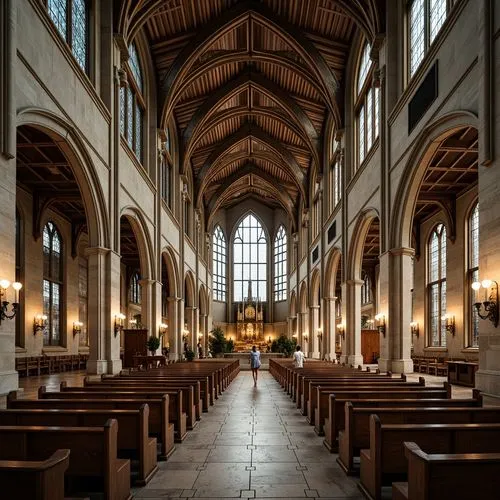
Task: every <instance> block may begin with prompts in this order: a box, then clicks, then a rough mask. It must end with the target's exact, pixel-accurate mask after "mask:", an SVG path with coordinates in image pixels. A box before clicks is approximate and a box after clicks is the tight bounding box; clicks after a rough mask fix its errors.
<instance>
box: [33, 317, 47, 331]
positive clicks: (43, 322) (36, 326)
mask: <svg viewBox="0 0 500 500" xmlns="http://www.w3.org/2000/svg"><path fill="white" fill-rule="evenodd" d="M46 326H47V315H46V314H37V315H36V316H35V317H34V318H33V335H36V333H37V332H43V331H44V330H45V327H46Z"/></svg>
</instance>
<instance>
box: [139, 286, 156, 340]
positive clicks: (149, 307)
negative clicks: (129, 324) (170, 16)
mask: <svg viewBox="0 0 500 500" xmlns="http://www.w3.org/2000/svg"><path fill="white" fill-rule="evenodd" d="M139 284H140V285H141V323H142V325H143V327H144V328H147V329H148V335H152V336H154V337H158V335H159V332H158V329H159V326H160V323H161V283H159V282H158V281H156V280H150V279H142V280H140V281H139Z"/></svg>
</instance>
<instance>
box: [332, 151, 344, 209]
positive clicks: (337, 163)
mask: <svg viewBox="0 0 500 500" xmlns="http://www.w3.org/2000/svg"><path fill="white" fill-rule="evenodd" d="M341 169H342V162H341V155H340V154H337V156H336V157H335V160H334V162H333V163H332V167H331V169H330V212H331V211H333V210H334V209H335V207H336V206H337V204H338V203H339V202H340V198H341V196H342V172H341Z"/></svg>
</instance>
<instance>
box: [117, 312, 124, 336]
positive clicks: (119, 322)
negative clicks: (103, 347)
mask: <svg viewBox="0 0 500 500" xmlns="http://www.w3.org/2000/svg"><path fill="white" fill-rule="evenodd" d="M124 321H125V314H123V313H119V314H116V315H115V337H116V336H117V335H118V334H119V333H120V332H121V331H122V330H123V322H124Z"/></svg>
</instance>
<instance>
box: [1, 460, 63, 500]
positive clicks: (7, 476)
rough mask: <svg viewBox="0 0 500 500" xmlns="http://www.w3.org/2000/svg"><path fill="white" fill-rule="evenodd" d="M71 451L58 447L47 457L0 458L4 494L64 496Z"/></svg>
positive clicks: (26, 498) (23, 499)
mask: <svg viewBox="0 0 500 500" xmlns="http://www.w3.org/2000/svg"><path fill="white" fill-rule="evenodd" d="M69 453H70V450H57V451H55V452H54V453H53V454H52V456H50V457H49V458H48V459H47V460H37V461H34V460H0V484H1V492H2V498H15V499H16V500H64V473H65V471H66V470H67V469H68V467H69Z"/></svg>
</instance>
